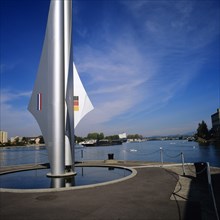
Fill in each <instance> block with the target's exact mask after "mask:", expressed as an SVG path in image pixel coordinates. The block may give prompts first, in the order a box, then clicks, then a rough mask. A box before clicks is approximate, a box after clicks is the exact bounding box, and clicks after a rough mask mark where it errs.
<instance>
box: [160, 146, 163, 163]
mask: <svg viewBox="0 0 220 220" xmlns="http://www.w3.org/2000/svg"><path fill="white" fill-rule="evenodd" d="M160 161H161V166H163V148H162V147H160Z"/></svg>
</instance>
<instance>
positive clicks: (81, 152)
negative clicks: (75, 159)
mask: <svg viewBox="0 0 220 220" xmlns="http://www.w3.org/2000/svg"><path fill="white" fill-rule="evenodd" d="M81 159H82V163H83V150H81Z"/></svg>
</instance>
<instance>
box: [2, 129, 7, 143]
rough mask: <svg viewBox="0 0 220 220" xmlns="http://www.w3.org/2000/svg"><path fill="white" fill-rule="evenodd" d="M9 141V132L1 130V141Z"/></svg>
mask: <svg viewBox="0 0 220 220" xmlns="http://www.w3.org/2000/svg"><path fill="white" fill-rule="evenodd" d="M7 142H8V132H6V131H0V143H2V144H3V143H7Z"/></svg>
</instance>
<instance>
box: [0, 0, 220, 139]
mask: <svg viewBox="0 0 220 220" xmlns="http://www.w3.org/2000/svg"><path fill="white" fill-rule="evenodd" d="M0 6H1V13H0V14H1V15H0V16H1V21H0V22H1V23H0V27H1V33H0V34H1V39H0V40H1V56H0V68H1V72H0V79H1V100H0V108H1V115H0V116H1V121H0V123H1V130H6V131H8V132H9V136H15V135H19V136H32V135H38V134H40V133H41V132H40V130H39V127H38V125H37V123H36V122H35V120H34V118H33V117H32V115H31V114H30V113H29V112H28V111H27V105H28V102H29V98H30V94H31V91H32V88H33V85H34V81H35V78H36V73H37V69H38V64H39V61H40V55H41V50H42V44H43V40H44V34H45V28H46V22H47V16H48V10H49V1H48V0H32V1H30V0H1V1H0ZM73 53H74V62H75V63H76V66H77V68H78V72H79V75H80V77H81V79H82V81H83V84H84V86H85V88H86V90H87V92H88V94H89V97H90V99H91V101H92V102H93V105H94V107H95V110H93V111H92V112H91V113H89V114H88V115H87V116H86V117H85V118H84V119H83V120H82V121H81V123H80V124H79V126H78V127H77V129H76V135H79V136H85V135H87V133H89V132H104V134H105V135H111V134H118V133H121V132H126V133H127V134H133V133H139V134H142V135H146V136H151V135H168V134H183V133H187V132H191V131H195V130H196V129H197V126H198V123H199V122H201V121H202V120H205V122H206V123H207V124H208V127H209V128H211V114H213V113H214V112H216V109H217V108H219V105H220V98H219V90H220V1H218V0H197V1H193V0H190V1H189V0H187V1H177V0H176V1H175V0H174V1H167V0H160V1H159V0H155V1H148V0H135V1H132V0H127V1H126V0H100V1H91V0H76V1H73Z"/></svg>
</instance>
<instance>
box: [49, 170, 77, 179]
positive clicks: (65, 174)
mask: <svg viewBox="0 0 220 220" xmlns="http://www.w3.org/2000/svg"><path fill="white" fill-rule="evenodd" d="M75 175H76V172H73V171H71V172H66V173H64V174H59V175H54V174H52V173H47V177H51V178H62V177H69V176H75Z"/></svg>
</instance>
